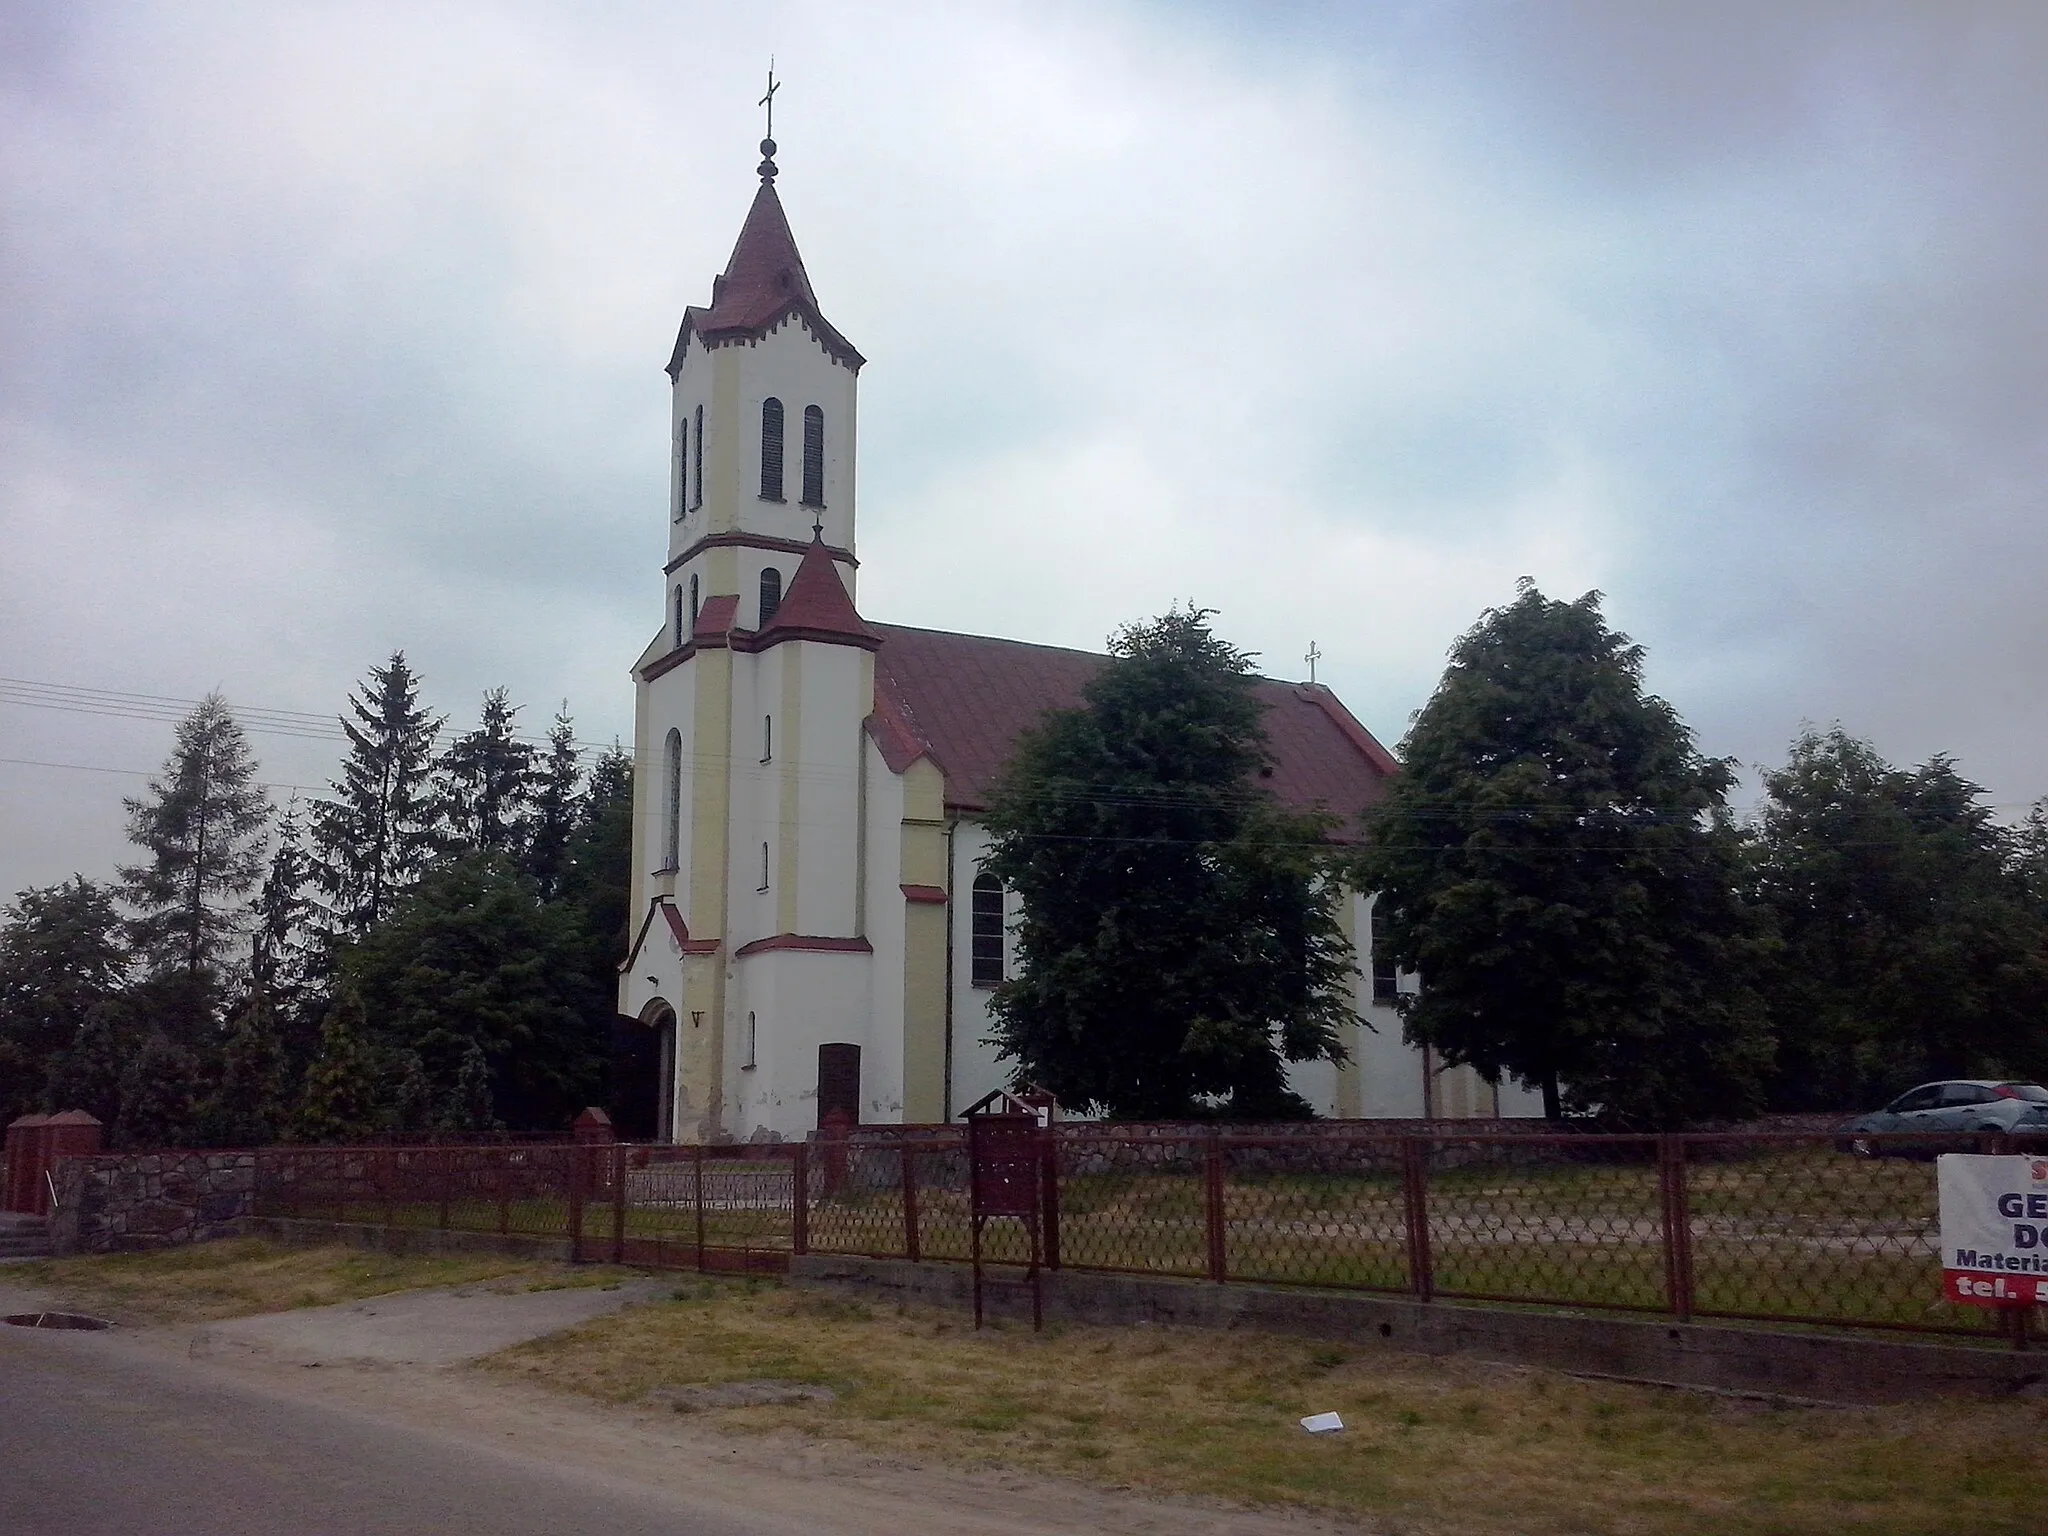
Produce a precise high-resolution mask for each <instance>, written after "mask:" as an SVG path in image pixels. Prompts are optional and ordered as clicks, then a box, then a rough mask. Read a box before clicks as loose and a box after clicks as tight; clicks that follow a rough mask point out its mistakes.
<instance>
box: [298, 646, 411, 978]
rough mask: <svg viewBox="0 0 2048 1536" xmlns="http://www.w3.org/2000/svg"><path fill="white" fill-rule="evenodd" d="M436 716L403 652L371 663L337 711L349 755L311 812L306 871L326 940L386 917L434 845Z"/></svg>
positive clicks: (355, 931) (366, 927) (358, 930)
mask: <svg viewBox="0 0 2048 1536" xmlns="http://www.w3.org/2000/svg"><path fill="white" fill-rule="evenodd" d="M441 724H442V722H441V721H440V719H438V718H437V717H436V716H434V715H431V714H429V713H428V712H427V711H426V710H425V709H423V708H422V707H421V706H420V702H419V679H418V678H417V677H416V676H415V675H414V673H413V670H412V668H411V667H410V666H408V665H407V664H406V660H405V653H404V652H403V651H394V652H392V655H391V660H390V661H389V662H387V663H386V664H385V665H383V666H381V667H373V668H371V669H370V675H369V678H368V680H367V681H366V682H365V683H364V684H363V685H362V686H361V687H359V688H358V689H357V690H356V691H355V692H353V693H351V694H350V695H349V700H348V712H347V713H346V714H344V715H343V716H342V717H341V725H342V729H343V731H345V732H346V733H347V735H348V741H349V754H348V757H347V759H346V760H345V761H344V762H343V764H342V770H341V777H340V778H339V779H336V780H334V781H333V782H332V785H331V787H332V789H333V791H334V798H332V799H330V800H316V801H315V802H314V803H313V814H312V828H311V833H312V845H313V859H312V866H313V867H312V877H313V885H314V888H315V890H316V891H318V893H319V895H320V898H321V903H322V906H323V909H324V911H323V921H324V926H325V929H326V936H327V937H328V939H329V940H330V942H332V941H334V940H337V939H341V940H345V939H349V938H355V937H359V936H361V935H362V934H365V933H367V932H369V931H370V929H372V928H373V927H375V926H376V925H377V924H378V923H379V922H381V921H382V920H383V919H384V918H385V917H387V916H389V915H390V913H391V910H392V908H393V907H395V906H396V905H397V903H398V900H399V898H400V897H401V896H403V895H404V894H405V892H406V891H407V890H409V889H410V888H411V886H412V884H413V882H414V881H416V880H417V879H418V878H419V876H420V872H421V871H422V870H423V869H425V867H426V865H427V862H428V860H429V859H431V858H432V856H433V854H434V851H435V843H436V837H435V825H434V814H435V808H434V795H433V783H432V773H433V766H434V743H435V740H436V738H437V737H438V736H439V735H440V731H441Z"/></svg>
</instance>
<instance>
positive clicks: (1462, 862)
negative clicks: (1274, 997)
mask: <svg viewBox="0 0 2048 1536" xmlns="http://www.w3.org/2000/svg"><path fill="white" fill-rule="evenodd" d="M1642 669H1643V652H1642V648H1641V647H1640V646H1636V645H1633V644H1631V643H1630V642H1629V640H1628V637H1627V636H1625V635H1621V634H1617V633H1615V632H1614V631H1613V630H1611V629H1609V628H1608V627H1607V624H1606V621H1605V620H1604V619H1603V618H1602V617H1601V614H1600V594H1599V593H1597V592H1589V593H1587V594H1586V595H1585V596H1583V597H1581V598H1579V599H1578V600H1577V601H1576V602H1570V603H1564V602H1554V601H1552V600H1551V599H1549V598H1546V597H1545V596H1544V595H1543V594H1542V593H1541V592H1539V591H1537V590H1536V588H1535V586H1534V584H1533V583H1530V582H1527V581H1524V582H1523V583H1522V587H1521V591H1520V595H1519V596H1518V597H1517V598H1516V600H1515V601H1514V602H1513V603H1511V604H1509V605H1508V606H1507V607H1505V608H1498V609H1493V610H1490V611H1489V612H1487V613H1486V614H1484V615H1483V616H1482V617H1481V619H1480V621H1479V623H1478V624H1477V625H1476V626H1475V627H1474V628H1473V629H1472V630H1470V631H1469V632H1468V633H1467V634H1465V635H1464V636H1463V637H1462V638H1461V639H1460V640H1459V641H1458V643H1457V644H1456V646H1454V647H1453V648H1452V651H1451V662H1450V666H1449V668H1448V669H1447V670H1446V671H1445V673H1444V677H1443V681H1442V682H1441V683H1439V684H1438V685H1437V690H1436V692H1435V693H1434V694H1433V695H1432V696H1431V698H1430V700H1429V702H1428V704H1426V705H1425V706H1424V707H1423V709H1422V711H1421V712H1420V714H1418V715H1417V716H1416V719H1415V724H1414V727H1413V728H1412V729H1411V730H1410V731H1409V733H1408V738H1407V740H1406V741H1405V742H1404V743H1403V745H1402V759H1403V768H1402V772H1401V773H1400V775H1399V776H1398V777H1397V778H1396V779H1395V780H1394V781H1393V784H1392V786H1391V789H1390V792H1389V794H1388V798H1387V799H1386V800H1385V801H1384V802H1383V803H1382V804H1381V805H1379V806H1378V807H1375V808H1374V810H1373V811H1372V813H1371V814H1370V815H1369V816H1368V817H1367V823H1366V826H1367V833H1368V843H1367V847H1366V851H1365V854H1364V855H1363V857H1362V858H1361V859H1360V860H1359V861H1358V863H1357V866H1356V869H1355V872H1354V878H1355V879H1356V881H1357V882H1358V884H1359V885H1360V887H1361V888H1362V889H1365V890H1373V891H1377V892H1378V893H1379V895H1378V904H1379V909H1380V910H1381V911H1383V912H1384V913H1385V915H1386V922H1385V926H1384V935H1385V942H1386V943H1387V945H1388V946H1389V949H1390V951H1391V953H1390V956H1389V957H1390V958H1391V959H1393V960H1394V961H1395V962H1396V963H1398V964H1399V965H1400V966H1401V967H1403V968H1404V969H1408V970H1414V971H1417V972H1419V973H1420V974H1421V978H1422V990H1421V992H1420V993H1419V994H1418V995H1417V996H1416V997H1414V998H1413V999H1412V1000H1404V1006H1405V1007H1406V1013H1405V1017H1404V1024H1405V1029H1406V1033H1407V1036H1408V1038H1409V1040H1410V1041H1411V1042H1414V1043H1416V1044H1422V1045H1429V1046H1432V1047H1434V1048H1435V1049H1436V1051H1437V1052H1438V1053H1439V1055H1440V1057H1441V1058H1442V1059H1443V1060H1444V1061H1445V1062H1446V1063H1448V1064H1451V1065H1458V1064H1469V1065H1471V1066H1472V1067H1474V1068H1476V1069H1477V1070H1478V1071H1479V1073H1480V1075H1481V1076H1482V1077H1485V1078H1487V1079H1488V1080H1489V1081H1495V1082H1497V1081H1499V1080H1500V1077H1501V1076H1502V1074H1512V1075H1514V1076H1516V1077H1519V1078H1522V1079H1523V1080H1525V1081H1527V1082H1531V1083H1534V1084H1537V1085H1539V1086H1540V1087H1541V1088H1542V1090H1543V1095H1544V1107H1545V1111H1546V1113H1548V1114H1550V1115H1552V1116H1556V1115H1557V1114H1559V1113H1560V1112H1562V1111H1565V1110H1578V1111H1583V1112H1598V1113H1600V1114H1603V1115H1605V1116H1607V1117H1608V1118H1609V1119H1610V1120H1612V1121H1614V1122H1616V1123H1619V1124H1625V1125H1644V1126H1665V1125H1675V1124H1680V1123H1684V1122H1685V1121H1688V1120H1691V1119H1696V1118H1703V1117H1712V1118H1720V1117H1730V1118H1732V1117H1736V1116H1739V1115H1741V1114H1744V1113H1746V1112H1748V1111H1750V1110H1751V1109H1753V1108H1754V1107H1755V1106H1756V1104H1757V1102H1758V1098H1759V1095H1760V1092H1761V1088H1762V1084H1763V1078H1764V1075H1765V1073H1766V1071H1767V1069H1768V1064H1769V1060H1770V1046H1771V1042H1770V1037H1769V1031H1768V1026H1767V1024H1766V1021H1765V1017H1764V1012H1763V1004H1762V1000H1761V998H1760V997H1759V996H1758V994H1757V992H1756V990H1755V988H1754V985H1753V982H1754V979H1755V975H1756V964H1757V960H1758V956H1759V954H1760V952H1761V946H1762V942H1763V941H1762V936H1761V933H1760V929H1759V925H1758V923H1757V920H1756V919H1755V917H1754V916H1753V914H1752V913H1751V912H1750V911H1749V909H1748V908H1747V907H1746V906H1745V905H1744V903H1743V901H1742V899H1741V894H1740V888H1741V884H1742V867H1741V854H1740V846H1739V842H1738V840H1737V839H1736V837H1735V836H1734V835H1733V833H1732V832H1731V830H1730V829H1729V828H1728V826H1727V824H1726V822H1725V817H1724V810H1725V803H1726V796H1727V792H1728V788H1729V785H1730V784H1731V783H1732V782H1733V778H1734V775H1733V773H1732V771H1731V769H1730V767H1729V765H1728V764H1727V763H1726V762H1723V761H1719V760H1717V759H1712V758H1706V757H1702V756H1701V755H1700V753H1699V752H1698V750H1697V749H1696V748H1695V747H1694V744H1693V737H1692V732H1691V731H1690V730H1688V729H1687V728H1686V726H1685V724H1684V723H1683V722H1682V721H1681V720H1680V719H1679V716H1678V713H1677V711H1676V710H1674V709H1673V708H1672V707H1671V706H1670V705H1669V704H1668V703H1666V702H1665V701H1664V700H1662V699H1659V698H1656V697H1654V696H1651V695H1648V694H1645V693H1644V692H1643V686H1642V684H1643V675H1642Z"/></svg>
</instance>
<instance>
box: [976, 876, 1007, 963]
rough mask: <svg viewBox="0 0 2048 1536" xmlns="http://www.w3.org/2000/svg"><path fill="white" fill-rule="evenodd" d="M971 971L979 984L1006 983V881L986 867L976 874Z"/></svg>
mask: <svg viewBox="0 0 2048 1536" xmlns="http://www.w3.org/2000/svg"><path fill="white" fill-rule="evenodd" d="M969 932H970V935H971V941H970V955H971V957H972V962H973V963H972V966H971V968H970V975H971V977H972V979H973V982H974V984H975V985H976V986H977V987H999V986H1001V985H1002V983H1003V882H1002V881H1000V880H998V879H997V878H996V877H995V876H994V875H991V874H989V873H987V872H986V871H984V872H983V873H981V874H978V875H976V876H975V877H974V902H973V906H972V908H971V911H970V916H969Z"/></svg>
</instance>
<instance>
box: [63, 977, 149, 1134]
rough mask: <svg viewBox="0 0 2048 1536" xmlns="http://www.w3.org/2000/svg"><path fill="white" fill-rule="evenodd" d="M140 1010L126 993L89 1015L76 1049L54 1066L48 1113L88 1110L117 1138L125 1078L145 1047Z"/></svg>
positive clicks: (94, 1008)
mask: <svg viewBox="0 0 2048 1536" xmlns="http://www.w3.org/2000/svg"><path fill="white" fill-rule="evenodd" d="M142 1034H143V1031H142V1028H141V1026H140V1024H139V1022H138V1020H137V1016H136V1010H135V1008H134V1006H133V1004H132V1003H131V1002H130V1001H129V998H128V995H127V994H126V993H123V992H115V993H109V994H106V995H104V996H102V997H100V998H98V999H97V1000H96V1001H94V1003H93V1004H92V1006H91V1007H89V1008H88V1009H87V1010H86V1014H85V1019H84V1021H83V1022H82V1023H81V1024H80V1026H79V1030H78V1037H77V1039H75V1040H74V1041H73V1042H72V1044H71V1048H70V1049H69V1050H67V1051H65V1052H64V1053H63V1054H62V1055H61V1056H59V1057H58V1058H57V1059H56V1061H55V1062H54V1063H53V1064H52V1065H51V1068H50V1072H49V1078H48V1086H47V1087H46V1088H45V1089H44V1092H43V1108H44V1109H45V1110H46V1111H49V1112H51V1113H55V1112H56V1111H58V1110H65V1109H82V1110H84V1111H85V1112H86V1113H87V1114H89V1115H91V1116H92V1117H93V1118H94V1119H96V1120H98V1121H99V1122H100V1124H101V1125H103V1126H104V1127H106V1132H107V1134H108V1135H109V1136H111V1135H112V1134H113V1132H114V1127H115V1125H116V1124H117V1123H119V1121H120V1118H121V1079H122V1077H123V1075H124V1074H125V1073H126V1072H127V1070H128V1064H129V1063H130V1062H131V1061H133V1060H134V1058H135V1053H136V1051H137V1050H138V1049H140V1046H141V1040H142Z"/></svg>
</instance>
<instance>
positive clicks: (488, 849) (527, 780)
mask: <svg viewBox="0 0 2048 1536" xmlns="http://www.w3.org/2000/svg"><path fill="white" fill-rule="evenodd" d="M518 715H519V707H518V706H517V705H515V704H513V703H512V702H511V700H510V698H509V697H508V696H507V694H506V691H505V690H504V689H503V688H493V689H492V690H491V691H490V692H489V693H487V694H485V695H484V707H483V715H482V718H481V719H480V720H479V722H478V724H477V728H476V729H475V730H473V731H466V732H464V733H463V734H462V735H460V736H458V737H456V738H455V740H454V741H452V742H450V743H449V744H448V750H447V751H446V752H444V753H442V755H441V760H440V762H439V763H438V764H437V765H436V772H437V775H438V780H439V783H438V791H439V796H440V802H439V803H440V820H441V826H442V835H443V838H444V843H443V847H444V848H445V850H446V851H447V852H449V853H452V854H455V855H457V856H458V857H459V856H461V855H463V854H469V853H509V854H514V855H517V854H519V853H521V852H522V851H524V848H525V844H526V838H527V834H528V831H529V827H528V819H529V812H530V808H531V803H532V799H533V791H534V787H535V786H534V780H535V777H536V774H535V769H534V760H535V758H536V757H537V756H538V755H539V754H538V753H536V752H535V751H534V749H533V746H532V744H531V743H529V742H524V741H521V740H520V739H519V737H518V735H517V734H516V730H515V728H516V726H517V724H518Z"/></svg>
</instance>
